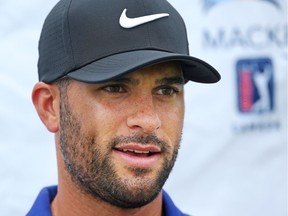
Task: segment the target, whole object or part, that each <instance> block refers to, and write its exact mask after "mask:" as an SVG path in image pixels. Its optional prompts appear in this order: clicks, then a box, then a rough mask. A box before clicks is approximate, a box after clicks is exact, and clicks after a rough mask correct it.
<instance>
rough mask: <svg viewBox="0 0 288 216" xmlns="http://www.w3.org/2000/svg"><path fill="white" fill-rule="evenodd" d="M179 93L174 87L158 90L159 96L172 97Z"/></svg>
mask: <svg viewBox="0 0 288 216" xmlns="http://www.w3.org/2000/svg"><path fill="white" fill-rule="evenodd" d="M177 92H178V91H177V90H176V89H174V88H172V87H165V88H161V89H159V90H158V94H160V95H165V96H172V95H173V94H175V93H177Z"/></svg>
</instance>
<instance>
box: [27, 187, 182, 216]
mask: <svg viewBox="0 0 288 216" xmlns="http://www.w3.org/2000/svg"><path fill="white" fill-rule="evenodd" d="M56 194H57V186H51V187H46V188H43V189H42V190H41V191H40V193H39V195H38V197H37V199H36V200H35V202H34V204H33V206H32V208H31V209H30V211H29V212H28V214H27V215H26V216H52V214H51V209H50V204H51V202H52V200H53V199H54V198H55V196H56ZM162 194H163V207H164V211H165V216H188V215H187V214H184V213H182V212H181V211H180V210H179V209H178V208H177V207H176V206H175V205H174V203H173V201H172V200H171V198H170V197H169V195H168V194H167V193H166V192H165V191H163V193H162Z"/></svg>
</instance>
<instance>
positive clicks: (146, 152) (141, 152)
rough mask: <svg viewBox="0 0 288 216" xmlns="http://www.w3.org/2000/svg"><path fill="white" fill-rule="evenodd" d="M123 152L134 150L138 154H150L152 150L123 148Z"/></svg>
mask: <svg viewBox="0 0 288 216" xmlns="http://www.w3.org/2000/svg"><path fill="white" fill-rule="evenodd" d="M121 150H122V151H123V152H133V153H137V154H149V153H150V151H138V150H131V149H121Z"/></svg>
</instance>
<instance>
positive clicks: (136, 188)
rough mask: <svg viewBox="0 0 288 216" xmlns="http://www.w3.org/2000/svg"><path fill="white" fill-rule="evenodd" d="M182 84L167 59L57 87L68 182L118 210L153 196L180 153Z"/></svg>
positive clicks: (145, 201) (182, 110)
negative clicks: (124, 72)
mask: <svg viewBox="0 0 288 216" xmlns="http://www.w3.org/2000/svg"><path fill="white" fill-rule="evenodd" d="M183 83H184V81H183V75H182V72H181V69H180V67H179V66H178V65H176V64H172V63H165V64H159V65H155V66H153V67H149V68H145V69H141V70H138V71H135V72H133V73H130V74H128V75H125V76H123V77H120V78H119V79H116V80H114V81H111V82H107V83H103V84H86V83H81V82H77V81H71V82H70V84H69V86H68V87H67V92H66V89H65V90H63V89H62V90H61V105H60V118H61V123H60V140H59V143H60V148H61V152H62V156H63V160H64V162H65V166H66V169H67V171H68V172H69V173H70V175H71V177H72V180H73V182H74V183H75V184H76V185H77V186H78V187H79V188H80V189H81V190H82V191H84V192H85V193H88V194H90V195H92V196H93V197H94V198H96V199H100V200H103V201H105V202H108V203H110V204H112V205H115V206H118V207H121V208H136V207H140V206H143V205H145V204H147V203H149V202H151V201H152V200H153V199H154V198H155V197H156V196H157V195H158V193H159V192H160V191H161V189H162V187H163V185H164V183H165V181H166V179H167V178H168V175H169V173H170V171H171V169H172V167H173V165H174V162H175V159H176V157H177V152H178V148H179V143H180V139H181V132H182V127H183V116H184V99H183V94H184V92H183Z"/></svg>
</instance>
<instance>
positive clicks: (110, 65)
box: [28, 0, 220, 216]
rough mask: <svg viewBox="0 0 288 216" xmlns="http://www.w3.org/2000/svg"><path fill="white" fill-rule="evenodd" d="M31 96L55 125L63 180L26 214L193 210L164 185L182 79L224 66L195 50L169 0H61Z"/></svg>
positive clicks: (201, 78)
mask: <svg viewBox="0 0 288 216" xmlns="http://www.w3.org/2000/svg"><path fill="white" fill-rule="evenodd" d="M38 72H39V82H38V83H37V84H36V85H35V87H34V89H33V95H32V98H33V103H34V105H35V108H36V110H37V112H38V114H39V117H40V118H41V120H42V122H43V123H44V124H45V126H46V127H47V129H48V130H49V131H50V132H53V133H55V142H56V150H57V151H56V152H57V161H58V176H59V181H58V186H57V187H56V186H54V187H49V188H44V189H43V190H42V191H41V192H40V194H39V196H38V198H37V200H36V201H35V203H34V205H33V206H32V209H31V210H30V212H29V213H28V216H33V215H41V216H46V215H47V216H48V215H53V216H70V215H71V216H72V215H85V216H90V215H91V216H93V215H101V216H106V215H113V216H114V215H117V216H122V215H135V216H136V215H137V216H141V215H143V216H147V215H149V216H161V215H166V216H172V215H173V216H176V215H185V214H183V213H182V212H181V211H180V210H178V209H177V207H176V206H175V205H174V204H173V202H172V200H171V199H170V198H169V196H168V194H166V193H165V192H164V191H163V190H162V187H163V185H164V183H165V181H166V179H167V178H168V176H169V173H170V171H171V169H172V167H173V165H174V162H175V160H176V157H177V152H178V149H179V143H180V140H181V131H182V127H183V118H184V84H185V83H186V82H188V81H189V80H192V81H196V82H203V83H214V82H217V81H218V80H219V79H220V75H219V74H218V72H217V71H216V70H215V69H214V68H213V67H211V66H210V65H209V64H207V63H206V62H204V61H202V60H199V59H197V58H194V57H191V56H189V51H188V42H187V35H186V29H185V25H184V22H183V20H182V18H181V16H180V15H179V14H178V12H177V11H176V10H175V9H174V8H173V7H172V6H171V5H170V4H169V3H168V2H167V1H166V0H61V1H60V2H59V3H58V4H57V5H56V6H55V7H54V8H53V9H52V11H51V12H50V14H49V15H48V17H47V18H46V20H45V23H44V26H43V29H42V33H41V37H40V41H39V62H38Z"/></svg>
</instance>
